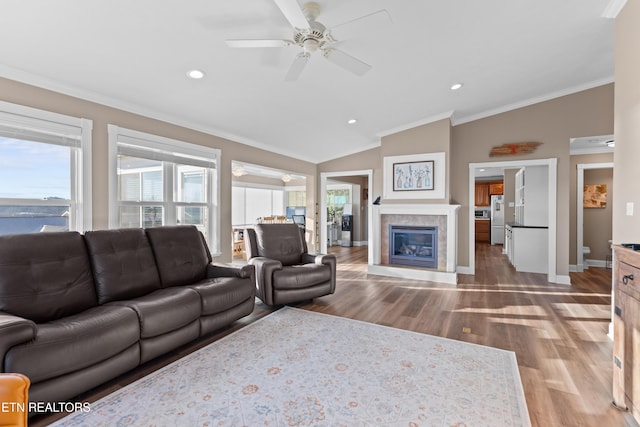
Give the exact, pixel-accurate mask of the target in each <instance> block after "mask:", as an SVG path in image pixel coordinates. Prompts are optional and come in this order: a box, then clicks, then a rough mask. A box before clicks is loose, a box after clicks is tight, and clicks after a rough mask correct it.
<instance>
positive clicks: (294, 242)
mask: <svg viewBox="0 0 640 427" xmlns="http://www.w3.org/2000/svg"><path fill="white" fill-rule="evenodd" d="M255 233H256V240H257V249H258V256H261V257H265V258H270V259H275V260H278V261H280V262H281V263H282V265H294V264H299V263H300V261H301V259H302V253H303V252H304V239H303V238H302V234H301V232H300V227H298V226H297V225H296V224H258V225H256V226H255Z"/></svg>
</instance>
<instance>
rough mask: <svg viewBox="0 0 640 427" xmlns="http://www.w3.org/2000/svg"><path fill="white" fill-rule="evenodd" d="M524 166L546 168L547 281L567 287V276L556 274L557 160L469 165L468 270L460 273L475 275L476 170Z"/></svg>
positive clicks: (568, 282)
mask: <svg viewBox="0 0 640 427" xmlns="http://www.w3.org/2000/svg"><path fill="white" fill-rule="evenodd" d="M526 166H547V167H548V174H549V184H548V188H549V191H548V193H549V194H548V203H549V213H548V215H549V217H548V223H549V234H548V236H549V239H548V254H547V257H548V259H547V265H548V267H547V281H548V282H550V283H559V284H565V285H569V284H571V283H570V280H569V278H568V276H558V274H557V265H556V264H557V260H556V258H557V257H556V254H557V242H556V240H557V210H558V206H557V193H558V159H557V158H555V157H554V158H550V159H535V160H511V161H502V162H482V163H469V218H468V220H469V240H468V245H469V268H468V269H464V271H460V269H458V272H459V273H463V274H475V269H476V266H475V263H476V261H475V257H476V247H475V209H474V207H475V195H476V194H475V183H476V169H480V168H503V169H517V168H521V167H526Z"/></svg>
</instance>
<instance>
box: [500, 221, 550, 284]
mask: <svg viewBox="0 0 640 427" xmlns="http://www.w3.org/2000/svg"><path fill="white" fill-rule="evenodd" d="M548 236H549V230H548V229H547V228H534V227H512V234H511V245H510V247H511V258H510V259H509V260H510V261H511V264H513V266H514V267H515V269H516V271H523V272H527V273H547V270H548V265H549V261H548V259H547V258H548V257H547V253H548V250H547V248H548V238H549V237H548Z"/></svg>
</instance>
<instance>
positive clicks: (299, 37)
mask: <svg viewBox="0 0 640 427" xmlns="http://www.w3.org/2000/svg"><path fill="white" fill-rule="evenodd" d="M273 1H274V2H275V4H276V5H277V6H278V8H280V11H281V12H282V14H283V15H284V17H285V18H286V19H287V21H289V23H290V24H291V26H292V27H293V28H294V33H293V40H277V39H276V40H273V39H257V40H251V39H245V40H237V39H236V40H226V43H227V46H229V47H232V48H245V47H287V46H298V47H301V48H302V52H300V53H298V54H297V55H296V57H295V58H294V60H293V63H292V64H291V66H290V68H289V71H288V72H287V74H286V75H285V81H295V80H297V79H298V77H299V76H300V75H301V74H302V71H303V70H304V68H305V66H306V65H307V62H308V61H309V58H310V57H311V54H312V53H313V52H316V51H320V52H321V53H322V56H323V57H324V58H326V59H327V60H329V62H331V63H333V64H336V65H337V66H339V67H341V68H343V69H345V70H347V71H350V72H352V73H353V74H355V75H357V76H363V75H364V74H366V73H367V72H368V71H369V70H370V69H371V68H372V67H371V65H369V64H367V63H365V62H363V61H361V60H359V59H357V58H355V57H353V56H351V55H349V54H347V53H345V52H343V51H342V50H338V49H336V48H335V47H334V45H335V43H336V42H337V40H336V39H334V38H333V36H332V34H331V29H327V27H325V26H324V25H323V24H322V23H320V22H318V21H316V19H317V17H318V16H319V15H320V11H321V8H320V5H319V4H318V3H316V2H308V3H305V5H304V6H303V7H302V8H300V6H299V5H298V2H297V0H273ZM389 22H390V19H389V14H388V12H387V11H386V10H379V11H377V12H373V13H370V14H368V15H365V16H361V17H360V18H356V19H353V20H351V21H348V22H345V23H343V24H340V25H337V26H336V27H334V28H337V27H339V28H340V31H344V33H345V34H348V32H349V31H348V30H349V28H356V29H359V30H361V31H364V30H366V27H367V26H372V28H374V29H375V30H378V29H379V27H380V26H381V25H383V24H385V23H389Z"/></svg>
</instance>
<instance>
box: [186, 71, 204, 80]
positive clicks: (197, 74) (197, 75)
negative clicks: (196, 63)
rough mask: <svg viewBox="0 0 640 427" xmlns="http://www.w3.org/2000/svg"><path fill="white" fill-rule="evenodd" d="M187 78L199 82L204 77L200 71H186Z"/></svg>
mask: <svg viewBox="0 0 640 427" xmlns="http://www.w3.org/2000/svg"><path fill="white" fill-rule="evenodd" d="M187 76H189V78H192V79H194V80H199V79H201V78H203V77H204V71H201V70H191V71H187Z"/></svg>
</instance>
